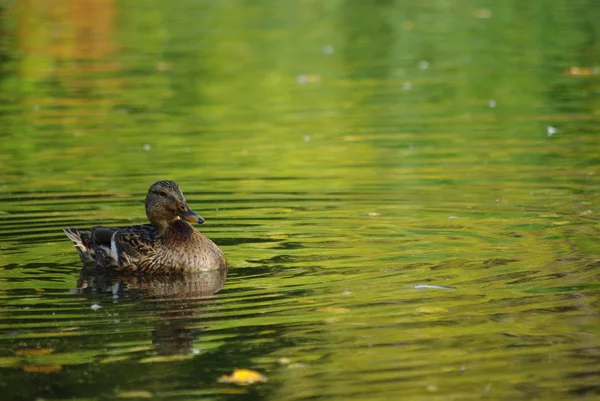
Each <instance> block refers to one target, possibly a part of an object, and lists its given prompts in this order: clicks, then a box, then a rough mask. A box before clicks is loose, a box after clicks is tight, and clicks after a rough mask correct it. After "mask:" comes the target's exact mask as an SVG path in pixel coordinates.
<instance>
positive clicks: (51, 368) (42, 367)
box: [23, 365, 62, 373]
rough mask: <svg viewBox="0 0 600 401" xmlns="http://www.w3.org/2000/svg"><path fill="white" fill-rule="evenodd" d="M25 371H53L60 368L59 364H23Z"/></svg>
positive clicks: (57, 370)
mask: <svg viewBox="0 0 600 401" xmlns="http://www.w3.org/2000/svg"><path fill="white" fill-rule="evenodd" d="M23 370H24V371H25V372H27V373H54V372H59V371H61V370H62V366H60V365H23Z"/></svg>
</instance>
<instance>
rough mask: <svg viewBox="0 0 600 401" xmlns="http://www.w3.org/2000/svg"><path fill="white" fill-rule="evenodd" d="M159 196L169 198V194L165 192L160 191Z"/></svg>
mask: <svg viewBox="0 0 600 401" xmlns="http://www.w3.org/2000/svg"><path fill="white" fill-rule="evenodd" d="M158 196H162V197H163V198H164V197H166V196H167V193H166V192H165V191H159V192H158Z"/></svg>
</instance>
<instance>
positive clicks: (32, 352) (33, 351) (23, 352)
mask: <svg viewBox="0 0 600 401" xmlns="http://www.w3.org/2000/svg"><path fill="white" fill-rule="evenodd" d="M52 351H54V350H53V349H52V348H27V349H17V350H15V355H18V356H37V355H48V354H51V353H52Z"/></svg>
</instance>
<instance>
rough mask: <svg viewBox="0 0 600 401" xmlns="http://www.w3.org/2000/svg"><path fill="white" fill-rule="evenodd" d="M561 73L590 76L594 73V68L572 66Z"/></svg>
mask: <svg viewBox="0 0 600 401" xmlns="http://www.w3.org/2000/svg"><path fill="white" fill-rule="evenodd" d="M563 73H564V74H565V75H566V76H570V77H591V76H592V75H595V74H596V69H595V68H587V67H577V66H573V67H569V68H567V69H566V70H564V71H563Z"/></svg>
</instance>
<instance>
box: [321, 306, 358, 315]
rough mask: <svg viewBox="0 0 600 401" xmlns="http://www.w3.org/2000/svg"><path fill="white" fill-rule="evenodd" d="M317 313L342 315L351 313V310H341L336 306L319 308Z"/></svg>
mask: <svg viewBox="0 0 600 401" xmlns="http://www.w3.org/2000/svg"><path fill="white" fill-rule="evenodd" d="M317 312H321V313H334V314H336V315H337V314H339V315H341V314H342V313H350V309H348V308H340V307H336V306H326V307H324V308H319V309H317Z"/></svg>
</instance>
